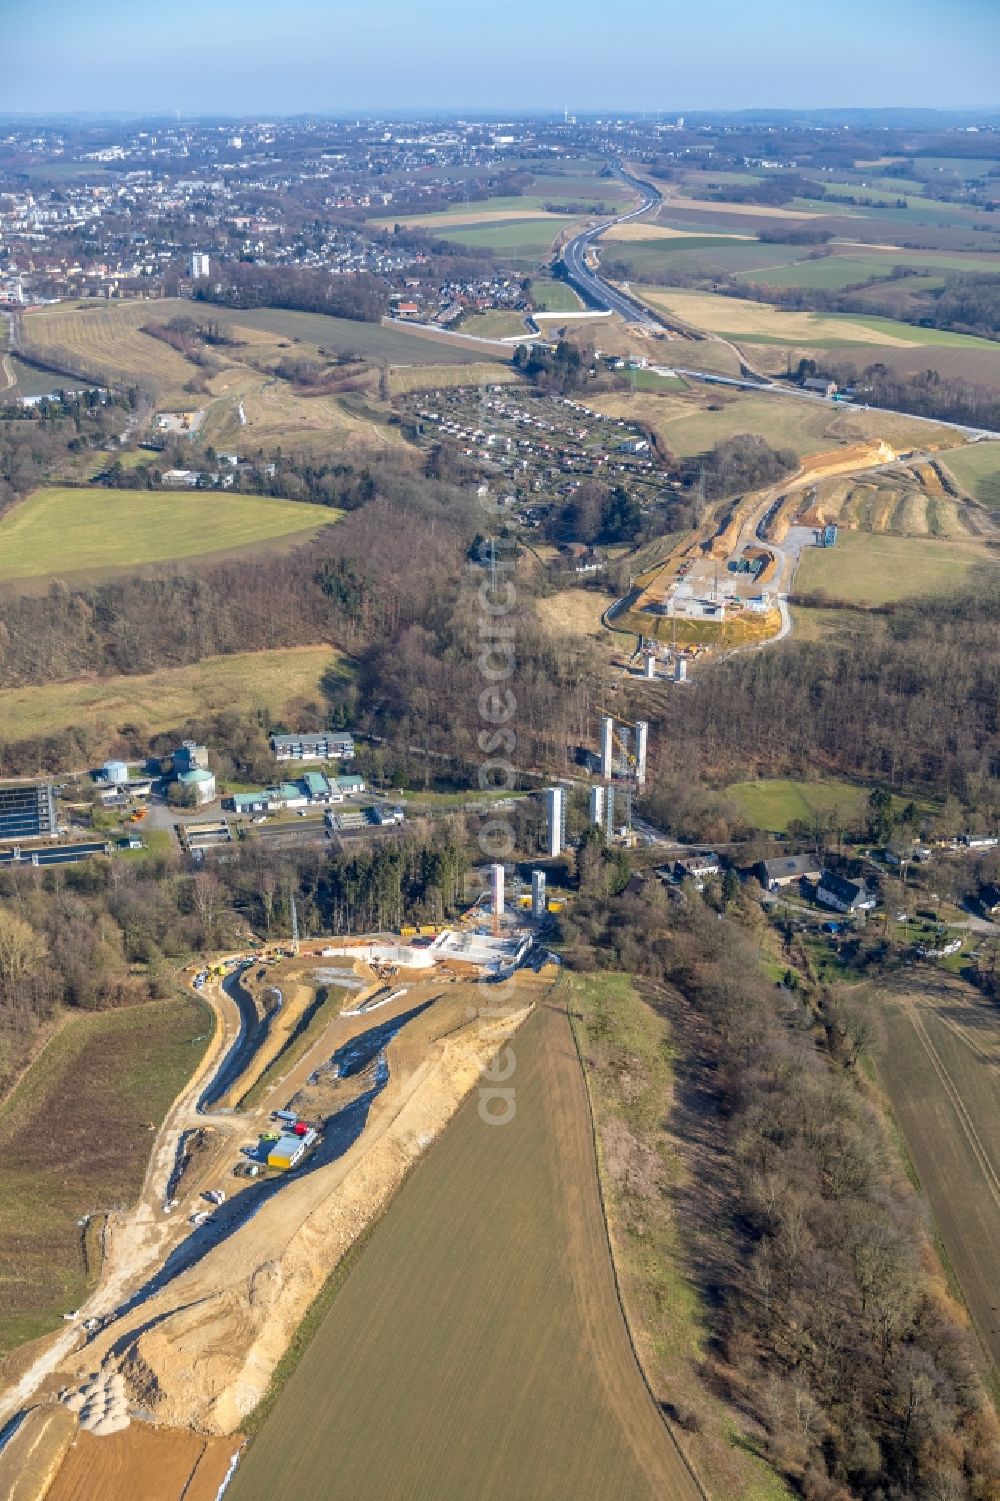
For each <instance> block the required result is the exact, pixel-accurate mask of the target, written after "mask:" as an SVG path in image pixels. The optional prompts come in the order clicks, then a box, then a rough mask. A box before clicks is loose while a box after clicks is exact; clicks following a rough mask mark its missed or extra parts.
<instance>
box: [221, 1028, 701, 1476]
mask: <svg viewBox="0 0 1000 1501" xmlns="http://www.w3.org/2000/svg"><path fill="white" fill-rule="evenodd" d="M512 1048H513V1052H514V1054H515V1055H516V1089H517V1094H516V1114H515V1116H514V1118H513V1119H512V1120H511V1121H509V1122H508V1124H507V1125H506V1126H505V1127H504V1128H503V1129H502V1130H494V1129H488V1128H487V1127H486V1126H485V1125H484V1123H483V1121H482V1120H481V1119H480V1117H479V1113H478V1101H477V1098H476V1095H475V1093H474V1094H473V1096H472V1097H471V1098H470V1099H469V1100H467V1101H466V1103H465V1105H464V1106H463V1107H462V1109H461V1110H460V1112H459V1114H458V1115H457V1116H456V1118H455V1120H454V1121H453V1122H452V1124H451V1126H450V1127H449V1128H448V1130H447V1131H446V1132H445V1133H444V1135H443V1136H442V1137H441V1139H440V1140H439V1141H438V1142H437V1143H436V1144H435V1146H434V1147H433V1148H432V1149H431V1151H430V1153H429V1154H428V1156H427V1158H426V1159H425V1160H424V1161H422V1162H421V1163H420V1164H418V1166H417V1167H416V1169H415V1170H414V1172H413V1173H412V1175H411V1176H410V1178H409V1179H408V1180H407V1182H406V1183H405V1185H404V1187H403V1188H402V1190H401V1192H400V1194H399V1196H398V1198H397V1199H396V1200H395V1202H394V1203H393V1204H392V1205H391V1207H390V1208H389V1210H388V1212H387V1214H386V1215H385V1217H384V1218H383V1219H382V1220H381V1221H380V1222H379V1223H378V1224H377V1225H376V1227H375V1229H374V1231H373V1232H372V1235H371V1238H370V1239H369V1241H368V1243H367V1245H366V1246H365V1247H364V1249H363V1251H362V1252H361V1254H360V1256H359V1257H358V1259H357V1261H356V1262H355V1264H354V1266H353V1267H352V1269H351V1270H350V1272H349V1273H348V1275H347V1278H346V1280H345V1282H344V1284H343V1286H342V1287H341V1289H340V1290H339V1292H338V1293H337V1295H336V1298H335V1301H334V1303H333V1305H332V1307H331V1309H330V1312H329V1313H328V1314H327V1315H326V1318H325V1320H324V1322H323V1323H322V1324H321V1326H320V1328H319V1330H318V1332H317V1333H316V1335H315V1336H314V1338H313V1340H312V1343H311V1344H310V1346H309V1348H308V1349H307V1351H306V1353H305V1355H304V1356H303V1358H302V1360H301V1362H300V1364H299V1365H298V1367H297V1369H296V1370H295V1372H294V1374H293V1375H292V1377H291V1378H290V1380H289V1382H288V1384H287V1386H286V1387H285V1389H284V1390H283V1391H282V1393H281V1394H280V1396H279V1397H278V1399H277V1401H276V1403H275V1405H274V1407H273V1409H272V1411H271V1412H270V1415H269V1417H268V1419H267V1421H266V1422H265V1424H264V1427H263V1428H262V1430H261V1431H260V1433H259V1434H258V1436H257V1437H256V1438H255V1440H254V1441H253V1443H252V1444H251V1447H250V1449H249V1450H248V1452H247V1455H246V1457H245V1459H244V1460H243V1461H242V1462H241V1464H240V1467H239V1469H238V1470H237V1472H236V1476H235V1479H234V1481H233V1484H232V1487H231V1490H230V1492H229V1493H228V1496H231V1497H232V1501H258V1498H259V1501H264V1498H265V1497H266V1498H267V1501H290V1498H292V1497H295V1498H297V1501H320V1498H322V1497H326V1496H327V1495H329V1485H330V1477H331V1476H336V1482H337V1490H338V1493H339V1494H342V1495H344V1496H351V1497H352V1498H354V1501H362V1498H365V1497H371V1498H372V1501H375V1498H376V1497H379V1496H404V1495H409V1496H413V1497H418V1496H420V1497H422V1496H434V1497H435V1498H437V1501H466V1498H468V1497H471V1496H482V1497H487V1496H497V1497H499V1496H531V1497H532V1498H533V1501H555V1498H559V1501H563V1498H565V1501H569V1498H571V1497H575V1496H581V1495H593V1496H607V1495H614V1494H620V1495H623V1496H629V1497H630V1498H636V1501H638V1498H639V1497H646V1496H648V1497H653V1496H662V1495H669V1496H671V1497H672V1498H676V1501H686V1498H688V1497H691V1498H694V1497H695V1496H696V1495H697V1492H696V1491H695V1489H694V1486H693V1483H692V1482H691V1481H690V1480H689V1478H688V1474H687V1471H686V1470H685V1469H684V1467H683V1464H682V1462H681V1460H680V1458H679V1455H678V1454H677V1451H676V1450H675V1449H674V1447H673V1444H672V1441H671V1438H670V1436H669V1434H668V1432H667V1430H666V1428H665V1427H664V1424H663V1422H662V1420H661V1418H660V1416H659V1414H658V1412H657V1410H656V1408H655V1407H654V1405H653V1403H652V1401H651V1399H650V1397H649V1396H648V1393H647V1391H646V1388H645V1387H644V1385H643V1383H642V1378H641V1375H640V1372H639V1369H638V1367H637V1365H636V1364H635V1359H634V1357H633V1355H632V1351H631V1347H630V1345H629V1342H628V1337H627V1333H626V1329H625V1325H624V1322H623V1320H622V1315H621V1310H620V1307H619V1305H618V1301H617V1297H616V1294H615V1286H614V1280H613V1275H612V1269H611V1262H610V1257H609V1253H608V1245H607V1237H606V1233H605V1226H604V1218H603V1213H602V1209H601V1201H600V1193H599V1188H598V1182H597V1174H596V1164H595V1160H594V1146H593V1136H592V1132H591V1124H590V1114H589V1108H588V1102H587V1094H586V1088H585V1085H584V1080H583V1076H582V1073H581V1071H580V1065H579V1061H578V1059H577V1055H576V1050H575V1048H574V1045H573V1040H572V1036H571V1034H570V1030H569V1022H568V1020H567V1018H566V1015H565V1013H564V1012H563V1011H562V1010H560V1009H556V1008H555V1007H553V1006H551V1005H547V1006H544V1007H542V1008H541V1009H539V1010H538V1011H536V1013H535V1014H534V1015H533V1016H532V1017H531V1019H530V1020H529V1021H528V1022H527V1023H526V1024H525V1025H524V1027H523V1028H522V1029H521V1030H520V1031H519V1032H518V1033H517V1035H516V1037H515V1038H514V1039H513V1044H512ZM485 1185H488V1192H486V1191H484V1186H485ZM529 1333H530V1355H529V1349H528V1348H527V1347H526V1344H525V1336H526V1334H529ZM484 1352H485V1356H484ZM345 1373H349V1379H342V1378H343V1377H344V1376H345Z"/></svg>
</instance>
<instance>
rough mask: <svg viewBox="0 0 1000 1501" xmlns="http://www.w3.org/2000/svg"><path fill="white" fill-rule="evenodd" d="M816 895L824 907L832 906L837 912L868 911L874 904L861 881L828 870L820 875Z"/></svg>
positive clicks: (872, 898) (873, 899)
mask: <svg viewBox="0 0 1000 1501" xmlns="http://www.w3.org/2000/svg"><path fill="white" fill-rule="evenodd" d="M816 895H817V897H818V899H819V900H820V901H821V902H822V903H823V905H824V907H833V908H834V910H835V911H837V912H847V913H852V912H870V911H871V909H872V908H873V907H874V906H875V905H876V902H875V898H874V897H873V896H872V894H871V892H870V891H869V890H868V888H867V886H866V885H865V883H864V882H863V881H848V880H847V879H846V878H845V877H844V876H838V875H834V873H833V871H829V870H824V872H823V874H822V875H821V876H820V879H819V885H818V886H817V888H816Z"/></svg>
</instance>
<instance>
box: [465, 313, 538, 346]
mask: <svg viewBox="0 0 1000 1501" xmlns="http://www.w3.org/2000/svg"><path fill="white" fill-rule="evenodd" d="M457 332H459V333H462V334H471V335H472V337H473V338H479V339H512V338H514V337H516V336H517V335H518V334H522V335H526V332H527V331H526V329H525V327H524V316H523V314H521V313H515V312H506V311H504V310H503V309H495V310H491V311H489V312H486V313H470V314H468V315H467V316H466V317H464V318H463V319H462V322H461V325H460V326H459V328H458V330H457Z"/></svg>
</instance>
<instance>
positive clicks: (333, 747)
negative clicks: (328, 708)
mask: <svg viewBox="0 0 1000 1501" xmlns="http://www.w3.org/2000/svg"><path fill="white" fill-rule="evenodd" d="M271 749H272V750H273V751H274V755H275V759H276V760H278V761H353V759H354V736H353V735H351V734H349V733H348V732H347V731H339V730H336V731H335V730H324V731H322V732H321V733H320V734H316V735H272V736H271Z"/></svg>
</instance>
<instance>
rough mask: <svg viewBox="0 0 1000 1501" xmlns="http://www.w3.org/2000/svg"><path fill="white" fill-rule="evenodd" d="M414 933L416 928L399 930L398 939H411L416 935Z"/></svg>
mask: <svg viewBox="0 0 1000 1501" xmlns="http://www.w3.org/2000/svg"><path fill="white" fill-rule="evenodd" d="M416 931H417V930H416V928H413V927H406V928H400V930H399V936H400V938H413V937H414V936H415V934H416Z"/></svg>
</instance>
